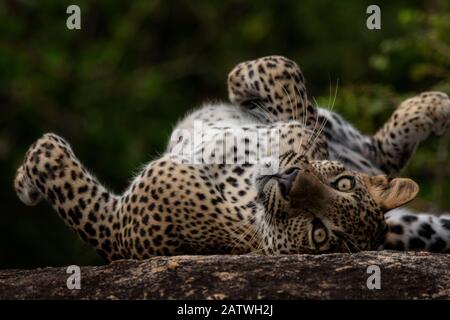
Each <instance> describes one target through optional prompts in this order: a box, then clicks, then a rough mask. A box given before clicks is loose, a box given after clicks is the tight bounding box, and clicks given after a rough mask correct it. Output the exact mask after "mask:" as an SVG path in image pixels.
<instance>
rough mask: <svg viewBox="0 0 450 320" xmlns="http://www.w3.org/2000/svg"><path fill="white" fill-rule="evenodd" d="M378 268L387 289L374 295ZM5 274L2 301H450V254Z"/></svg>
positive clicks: (192, 260)
mask: <svg viewBox="0 0 450 320" xmlns="http://www.w3.org/2000/svg"><path fill="white" fill-rule="evenodd" d="M370 265H377V266H379V268H380V273H381V289H372V290H370V289H368V288H367V280H368V278H369V277H370V276H371V273H367V268H368V267H369V266H370ZM66 271H67V268H64V267H62V268H43V269H34V270H0V299H449V298H450V255H444V254H442V255H441V254H431V253H419V252H417V253H413V252H411V253H399V252H390V251H383V252H361V253H355V254H327V255H317V256H314V255H289V256H256V255H244V256H178V257H154V258H151V259H149V260H145V261H135V260H122V261H117V262H114V263H112V264H110V265H105V266H99V267H81V289H80V290H76V289H75V290H69V289H68V288H67V284H66V283H67V279H68V277H69V276H70V274H68V273H66Z"/></svg>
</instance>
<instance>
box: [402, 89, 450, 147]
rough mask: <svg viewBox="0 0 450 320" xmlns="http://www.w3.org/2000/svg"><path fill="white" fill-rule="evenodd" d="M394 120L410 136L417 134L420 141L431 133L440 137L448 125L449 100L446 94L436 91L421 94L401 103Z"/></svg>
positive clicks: (449, 116) (449, 113)
mask: <svg viewBox="0 0 450 320" xmlns="http://www.w3.org/2000/svg"><path fill="white" fill-rule="evenodd" d="M394 120H396V121H397V122H398V123H399V124H400V125H402V126H403V128H404V129H403V130H404V131H405V129H407V128H409V130H407V131H410V133H411V134H414V132H417V133H418V134H419V136H420V138H419V139H420V140H423V139H426V138H427V136H428V135H429V134H431V133H434V134H436V135H442V134H443V133H444V132H445V130H446V129H447V127H448V124H449V123H450V99H449V98H448V96H447V94H445V93H443V92H438V91H429V92H423V93H421V94H419V95H417V96H415V97H413V98H409V99H407V100H405V101H403V102H402V103H401V104H400V106H399V107H398V109H397V110H396V112H395V113H394Z"/></svg>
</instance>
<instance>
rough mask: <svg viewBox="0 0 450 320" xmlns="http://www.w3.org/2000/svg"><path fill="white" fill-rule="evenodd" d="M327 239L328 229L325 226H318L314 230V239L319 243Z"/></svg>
mask: <svg viewBox="0 0 450 320" xmlns="http://www.w3.org/2000/svg"><path fill="white" fill-rule="evenodd" d="M326 239H327V231H326V230H325V229H324V228H316V229H315V230H314V231H313V240H314V242H315V243H317V244H321V243H322V242H324V241H325V240H326Z"/></svg>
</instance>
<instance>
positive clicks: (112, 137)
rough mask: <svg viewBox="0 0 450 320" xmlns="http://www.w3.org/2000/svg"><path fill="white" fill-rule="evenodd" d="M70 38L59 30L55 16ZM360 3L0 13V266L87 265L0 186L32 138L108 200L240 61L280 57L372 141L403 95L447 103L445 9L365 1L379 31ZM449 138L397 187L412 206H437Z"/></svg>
mask: <svg viewBox="0 0 450 320" xmlns="http://www.w3.org/2000/svg"><path fill="white" fill-rule="evenodd" d="M70 4H77V5H79V6H80V7H81V10H82V29H81V30H73V31H71V30H68V29H67V28H66V18H67V17H68V15H67V14H66V8H67V6H68V5H70ZM370 4H374V3H373V2H372V1H370V2H369V1H325V0H324V1H316V0H314V1H313V0H311V1H297V0H295V1H267V2H265V1H246V2H245V3H244V2H243V1H237V0H230V1H211V0H195V1H193V0H189V1H188V0H186V1H183V0H177V1H174V0H171V1H164V0H161V1H156V0H149V1H111V0H108V1H106V0H102V1H82V0H77V1H70V2H67V1H62V0H51V1H50V0H39V1H38V0H28V1H18V0H4V1H1V2H0V168H1V171H0V201H1V207H0V214H1V219H0V268H16V267H17V268H18V267H20V268H23V267H27V268H31V267H37V266H58V265H68V264H78V265H86V264H101V263H103V261H102V260H101V259H100V258H98V257H97V256H96V254H95V253H94V251H93V250H92V249H90V248H89V247H88V246H87V245H84V244H83V243H82V242H81V241H80V240H79V239H78V238H77V236H75V235H74V234H73V233H72V232H71V231H69V229H68V228H67V227H66V226H65V225H64V223H63V222H62V221H61V220H60V219H59V218H58V217H57V215H56V214H55V213H54V212H53V210H52V209H51V208H50V206H49V205H48V204H46V203H41V204H39V205H38V206H36V207H26V206H25V205H23V204H22V203H21V202H20V201H19V200H18V198H17V197H16V195H15V193H14V190H13V179H14V175H15V170H16V168H17V167H18V166H19V165H20V163H21V161H22V159H23V156H24V153H25V152H26V150H27V148H28V146H29V145H30V144H31V143H32V142H34V141H35V140H36V139H37V138H39V137H40V135H42V134H43V133H45V132H48V131H52V132H56V133H58V134H60V135H62V136H63V137H65V138H66V139H67V140H68V141H69V142H70V143H71V144H72V146H73V149H74V151H75V153H76V154H77V155H78V157H79V158H80V159H81V160H82V161H83V163H84V164H85V165H86V166H87V167H88V168H90V169H91V170H92V171H93V172H94V173H95V174H96V175H97V177H98V178H99V180H100V181H102V182H103V183H105V185H107V186H110V187H111V189H112V190H113V191H115V192H117V193H119V192H122V191H123V190H124V189H125V188H126V186H127V184H128V182H129V181H130V179H131V177H132V175H134V174H136V173H137V172H138V170H139V167H140V166H141V165H142V164H144V163H146V162H147V161H149V160H151V159H152V158H153V157H156V156H157V155H158V153H159V152H162V151H163V149H164V145H165V143H166V141H167V139H168V136H169V133H170V131H171V129H172V127H173V125H174V124H175V121H176V120H177V119H178V118H179V117H180V116H182V115H183V114H184V113H185V112H186V111H187V110H189V109H191V108H193V107H195V106H198V105H200V104H201V103H202V102H204V101H208V100H226V99H227V94H226V76H227V74H228V72H229V71H230V70H231V68H232V67H233V66H234V65H235V64H237V63H239V62H241V61H244V60H248V59H254V58H257V57H261V56H264V55H270V54H281V55H285V56H287V57H289V58H291V59H293V60H295V61H297V63H298V64H299V65H300V66H301V68H302V69H303V72H304V74H305V76H306V79H307V85H308V90H309V94H310V95H314V97H315V98H316V100H317V101H318V102H319V104H320V105H322V106H325V107H326V106H329V98H330V91H331V92H333V94H331V95H334V90H335V86H336V83H337V81H339V88H338V91H337V98H336V103H335V106H334V109H335V110H337V111H338V112H340V113H342V114H343V115H344V116H345V117H346V118H347V119H348V120H350V121H351V122H353V123H354V124H355V125H356V126H357V127H358V128H359V129H360V130H362V131H363V132H366V133H372V132H374V131H375V130H376V128H378V127H379V126H380V125H381V124H382V123H383V122H384V121H385V120H386V119H387V118H388V116H389V115H390V113H391V112H392V111H393V109H394V108H395V106H396V105H397V104H398V103H399V102H400V101H401V100H402V99H404V98H405V97H409V96H412V95H414V94H416V93H419V92H420V91H425V90H431V89H433V90H441V91H444V92H446V93H447V94H449V93H450V80H449V79H450V36H449V35H450V8H449V2H448V1H444V0H441V1H440V0H434V1H411V0H407V1H406V0H404V1H378V2H376V3H375V4H378V5H379V6H380V7H381V11H382V13H381V16H382V29H381V30H373V31H371V30H368V29H367V28H366V19H367V17H368V15H367V14H366V8H367V6H368V5H370ZM449 140H450V139H449V134H447V135H446V136H444V137H443V138H440V139H438V138H433V139H430V140H427V142H426V144H423V145H422V146H421V147H420V148H419V150H418V152H417V154H416V155H415V157H414V159H413V161H412V162H411V163H410V165H409V167H408V169H407V170H406V172H404V173H403V175H405V176H410V177H412V178H414V179H416V180H417V181H418V182H419V183H420V185H421V192H420V196H419V199H418V200H416V201H415V202H414V203H413V207H415V208H418V209H426V210H436V211H439V210H441V211H442V210H448V209H449V208H450V197H448V196H447V195H448V194H450V181H449V178H448V177H449V173H450V164H449V163H450V161H448V160H449V155H448V149H449Z"/></svg>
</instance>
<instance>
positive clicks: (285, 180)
mask: <svg viewBox="0 0 450 320" xmlns="http://www.w3.org/2000/svg"><path fill="white" fill-rule="evenodd" d="M298 171H299V169H298V168H295V167H292V168H289V169H287V170H285V171H284V172H283V173H281V174H278V175H277V176H276V177H275V178H276V179H277V182H278V186H279V187H280V192H281V195H282V196H283V198H285V199H287V197H288V195H289V193H290V192H291V189H292V185H293V183H294V180H295V178H296V177H297V174H298Z"/></svg>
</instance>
